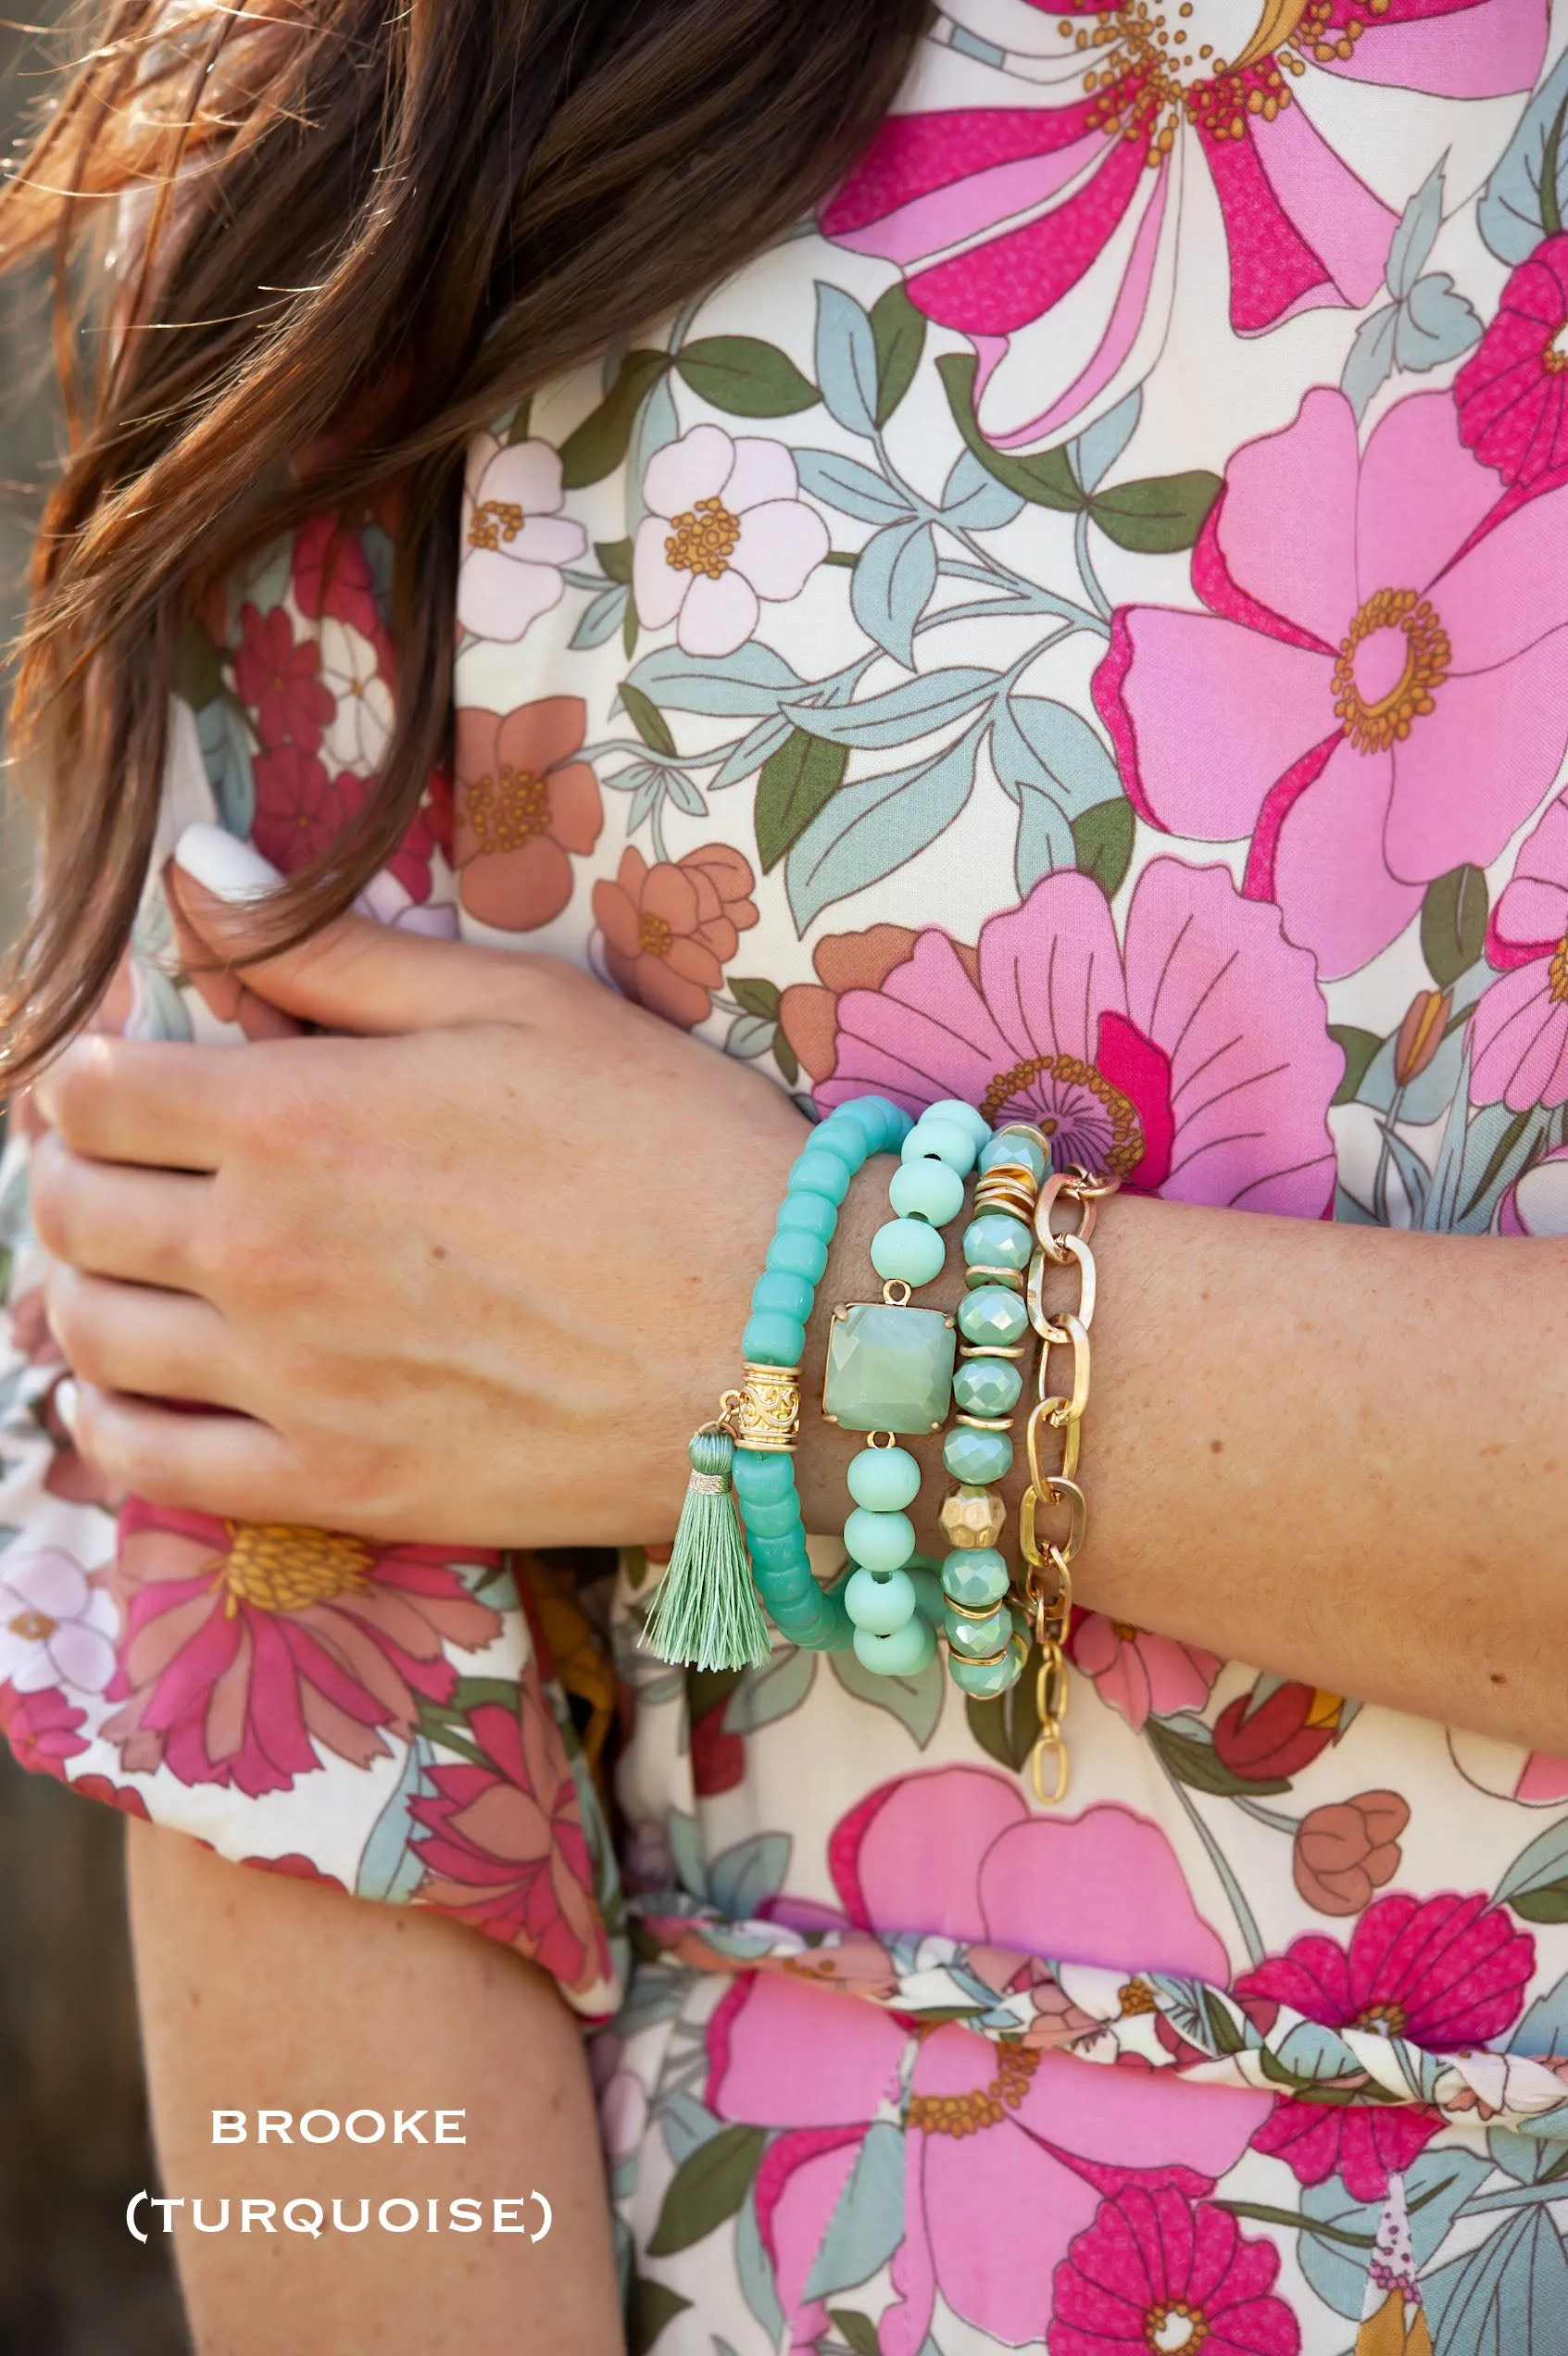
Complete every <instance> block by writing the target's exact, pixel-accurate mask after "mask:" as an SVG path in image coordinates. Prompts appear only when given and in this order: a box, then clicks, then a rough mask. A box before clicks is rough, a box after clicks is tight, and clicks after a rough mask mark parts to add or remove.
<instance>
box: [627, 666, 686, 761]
mask: <svg viewBox="0 0 1568 2356" xmlns="http://www.w3.org/2000/svg"><path fill="white" fill-rule="evenodd" d="M621 702H622V704H623V705H624V706H625V708H626V717H627V719H628V720H629V721H631V723H632V725H633V728H634V729H635V730H636V732H637V733H638V735H639V736H640V737H641V738H642V740H643V742H644V744H645V745H646V746H647V747H648V749H649V751H650V752H655V753H673V752H674V750H675V739H674V737H673V736H671V733H670V722H669V721H667V720H666V719H665V717H664V714H663V713H662V712H661V711H660V710H659V706H658V705H657V704H656V703H653V702H651V701H650V699H649V698H648V697H647V696H645V695H644V693H643V691H642V689H641V688H640V687H633V684H632V683H631V681H630V680H629V679H623V680H622V681H621Z"/></svg>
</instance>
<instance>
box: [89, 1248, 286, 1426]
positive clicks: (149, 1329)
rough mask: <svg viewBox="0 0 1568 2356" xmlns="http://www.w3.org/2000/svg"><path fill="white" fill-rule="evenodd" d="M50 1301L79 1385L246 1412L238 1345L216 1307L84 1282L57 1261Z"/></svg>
mask: <svg viewBox="0 0 1568 2356" xmlns="http://www.w3.org/2000/svg"><path fill="white" fill-rule="evenodd" d="M44 1299H45V1302H46V1304H47V1307H48V1312H49V1325H50V1329H51V1331H52V1332H53V1334H54V1336H55V1339H56V1341H57V1342H58V1344H59V1346H60V1347H61V1349H62V1350H63V1351H64V1353H65V1355H66V1358H67V1359H68V1360H69V1363H70V1368H71V1372H73V1373H74V1374H75V1375H76V1376H77V1377H78V1379H79V1381H81V1382H82V1383H93V1384H97V1385H100V1386H103V1387H106V1388H109V1389H113V1390H117V1391H134V1392H140V1393H145V1394H146V1395H148V1396H149V1397H154V1398H165V1399H200V1400H202V1401H203V1402H204V1403H205V1404H206V1405H208V1406H211V1407H223V1408H238V1407H240V1406H242V1405H243V1403H244V1401H243V1397H242V1390H243V1385H242V1384H241V1381H240V1374H239V1369H238V1366H237V1365H236V1363H235V1361H234V1355H233V1348H232V1335H231V1333H230V1330H229V1327H228V1326H227V1324H226V1323H225V1322H224V1320H223V1318H222V1317H221V1316H220V1313H219V1311H218V1310H215V1309H214V1308H213V1307H212V1306H211V1305H210V1303H209V1302H207V1301H204V1300H194V1299H193V1298H192V1297H191V1295H190V1294H189V1293H166V1292H158V1291H157V1290H155V1289H154V1287H153V1286H151V1285H120V1284H117V1283H115V1282H114V1281H113V1280H112V1279H111V1278H109V1277H107V1276H84V1275H82V1273H81V1272H80V1270H78V1269H75V1268H66V1267H63V1266H61V1265H60V1264H59V1263H58V1262H57V1261H56V1264H55V1265H54V1266H53V1267H52V1268H51V1269H50V1271H49V1273H48V1275H47V1277H46V1278H45V1280H44Z"/></svg>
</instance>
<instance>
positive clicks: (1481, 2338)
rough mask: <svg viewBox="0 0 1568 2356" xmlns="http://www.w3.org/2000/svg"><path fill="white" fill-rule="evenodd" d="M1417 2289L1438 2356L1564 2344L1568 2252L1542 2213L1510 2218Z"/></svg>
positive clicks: (1519, 2353) (1520, 2355) (1508, 2354)
mask: <svg viewBox="0 0 1568 2356" xmlns="http://www.w3.org/2000/svg"><path fill="white" fill-rule="evenodd" d="M1422 2287H1423V2289H1424V2293H1425V2304H1426V2312H1427V2318H1428V2321H1429V2323H1430V2325H1431V2329H1432V2340H1433V2345H1434V2347H1435V2348H1436V2350H1438V2351H1439V2356H1526V2351H1533V2350H1537V2349H1541V2350H1547V2349H1555V2348H1560V2347H1561V2346H1562V2331H1563V2318H1564V2316H1568V2254H1565V2253H1564V2251H1563V2248H1562V2240H1561V2238H1560V2237H1559V2234H1558V2229H1557V2226H1556V2225H1555V2224H1553V2222H1552V2220H1551V2218H1550V2217H1549V2216H1548V2215H1547V2214H1545V2212H1542V2211H1540V2210H1537V2211H1535V2212H1532V2213H1531V2214H1528V2215H1525V2216H1522V2217H1515V2218H1513V2219H1512V2221H1511V2222H1510V2223H1509V2224H1507V2225H1505V2226H1504V2227H1503V2229H1502V2231H1501V2233H1499V2234H1494V2235H1493V2236H1492V2238H1491V2239H1490V2240H1489V2241H1484V2242H1483V2243H1482V2244H1481V2247H1480V2248H1479V2249H1472V2250H1470V2251H1468V2252H1467V2253H1466V2255H1465V2256H1464V2257H1462V2258H1454V2259H1451V2260H1450V2261H1449V2263H1448V2265H1446V2266H1440V2267H1439V2268H1438V2270H1437V2272H1436V2274H1435V2275H1432V2276H1431V2277H1430V2279H1429V2280H1428V2281H1427V2282H1425V2283H1424V2285H1423V2286H1422Z"/></svg>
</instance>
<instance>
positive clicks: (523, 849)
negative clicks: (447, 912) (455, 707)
mask: <svg viewBox="0 0 1568 2356" xmlns="http://www.w3.org/2000/svg"><path fill="white" fill-rule="evenodd" d="M587 718H588V715H587V708H586V707H585V705H584V704H583V699H582V697H581V696H543V697H541V699H540V700H539V701H538V702H537V703H533V704H520V705H519V706H518V708H517V709H516V710H515V711H509V712H494V711H484V710H483V709H481V708H477V707H468V708H464V709H463V710H461V711H459V713H458V761H457V768H458V779H457V826H456V835H455V839H454V842H453V846H452V863H453V865H454V866H455V867H456V869H457V871H458V898H459V899H460V900H461V902H462V904H463V906H464V908H466V909H468V911H469V914H470V916H476V917H478V919H479V921H480V922H481V923H482V924H491V925H494V926H495V928H496V930H497V931H499V932H503V933H533V932H535V931H537V929H538V927H539V926H540V925H541V924H548V923H549V922H550V921H551V919H552V918H554V917H558V915H559V914H560V912H561V910H562V909H563V908H565V906H566V904H567V902H568V901H569V900H570V899H571V891H572V870H571V856H572V855H573V854H575V855H576V856H577V857H578V858H582V857H583V854H584V853H586V852H588V851H591V850H592V849H593V847H594V845H595V844H596V842H597V841H598V839H599V829H600V828H601V826H602V825H603V824H604V807H603V804H602V802H601V800H600V798H599V781H598V779H597V778H596V776H595V775H594V772H593V771H592V770H591V769H590V768H589V766H588V764H587V762H586V761H583V760H579V759H578V758H577V756H578V754H579V753H580V752H581V751H582V749H583V730H584V728H585V727H586V725H587Z"/></svg>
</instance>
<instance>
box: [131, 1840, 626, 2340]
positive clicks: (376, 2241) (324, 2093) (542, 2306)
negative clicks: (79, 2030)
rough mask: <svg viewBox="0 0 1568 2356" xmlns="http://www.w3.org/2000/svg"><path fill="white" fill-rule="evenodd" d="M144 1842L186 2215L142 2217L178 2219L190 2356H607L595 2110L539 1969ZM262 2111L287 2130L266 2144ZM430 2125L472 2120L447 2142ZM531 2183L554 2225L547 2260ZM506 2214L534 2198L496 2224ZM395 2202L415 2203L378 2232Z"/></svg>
mask: <svg viewBox="0 0 1568 2356" xmlns="http://www.w3.org/2000/svg"><path fill="white" fill-rule="evenodd" d="M129 1832H130V1853H129V1867H130V1886H131V1911H132V1931H133V1934H134V1939H135V1949H136V1979H137V1987H138V1991H139V1995H140V1999H141V2007H142V2028H143V2040H144V2050H145V2055H146V2063H147V2077H148V2084H149V2087H150V2089H151V2094H152V2104H153V2117H154V2124H155V2127H156V2130H157V2147H158V2159H159V2162H160V2166H161V2171H162V2176H163V2183H162V2186H161V2187H160V2190H161V2194H162V2195H163V2196H165V2197H167V2198H169V2199H172V2200H173V2201H175V2202H176V2203H178V2204H180V2205H179V2206H177V2207H176V2208H175V2209H173V2210H171V2211H166V2212H153V2211H151V2210H150V2209H144V2211H143V2213H142V2223H143V2224H144V2227H146V2228H150V2230H152V2231H153V2232H155V2233H156V2232H159V2231H161V2229H162V2228H161V2224H160V2221H159V2217H160V2213H161V2214H162V2215H167V2216H168V2217H169V2219H170V2221H171V2223H172V2225H173V2229H174V2249H175V2252H176V2255H177V2256H178V2259H179V2262H180V2276H181V2282H182V2287H183V2289H184V2293H185V2298H186V2301H187V2305H188V2308H189V2312H190V2318H191V2328H192V2334H193V2337H194V2344H195V2348H196V2350H197V2356H284V2351H288V2356H293V2352H294V2351H295V2350H299V2349H309V2350H321V2351H323V2356H324V2351H326V2350H339V2349H341V2350H349V2349H354V2350H360V2349H364V2350H369V2349H372V2348H373V2349H375V2350H377V2356H425V2351H427V2350H432V2349H435V2348H468V2349H474V2350H481V2349H500V2348H505V2349H507V2350H513V2351H515V2356H613V2351H614V2350H618V2349H620V2348H621V2346H622V2344H623V2343H622V2337H621V2316H620V2312H619V2300H618V2297H617V2290H616V2273H615V2264H614V2260H613V2256H612V2254H611V2247H610V2233H609V2205H608V2195H607V2193H606V2189H605V2183H604V2170H603V2162H602V2160H601V2158H600V2153H599V2146H598V2136H597V2125H596V2119H595V2114H594V2104H593V2096H592V2091H591V2088H590V2086H589V2080H588V2071H587V2065H586V2062H585V2061H584V2058H583V2042H582V2035H581V2031H580V2029H579V2028H578V2026H577V2024H575V2023H574V2022H573V2021H572V2020H571V2017H570V2016H569V2014H568V2012H567V2011H566V2007H565V2006H564V2004H563V2003H562V2002H561V1999H560V1997H559V1995H558V1991H557V1990H556V1988H555V1987H554V1986H553V1985H552V1984H551V1982H550V1981H549V1980H548V1979H547V1978H546V1975H545V1974H544V1973H543V1972H541V1971H539V1970H537V1969H536V1968H535V1967H534V1966H533V1965H532V1964H528V1963H523V1962H521V1961H519V1960H518V1958H517V1957H516V1956H514V1955H510V1954H508V1952H507V1951H506V1950H505V1949H503V1948H499V1947H496V1946H495V1944H494V1943H493V1942H492V1941H491V1940H489V1939H485V1938H478V1937H476V1936H474V1934H473V1933H472V1932H471V1931H469V1930H464V1929H459V1928H458V1927H457V1926H456V1925H455V1924H451V1923H448V1922H444V1921H442V1920H441V1919H440V1918H439V1917H438V1916H436V1915H434V1914H431V1913H427V1912H423V1911H419V1910H417V1909H415V1908H412V1907H404V1906H397V1907H392V1906H367V1905H363V1904H359V1903H357V1902H355V1901H353V1900H351V1899H347V1898H345V1897H344V1896H343V1895H342V1894H341V1892H339V1891H336V1890H333V1889H327V1888H322V1887H320V1886H318V1885H316V1884H314V1883H312V1882H307V1881H296V1880H294V1879H291V1878H290V1877H289V1876H287V1875H286V1874H257V1873H254V1872H252V1873H245V1872H242V1871H241V1870H240V1869H239V1868H238V1867H237V1866H234V1865H231V1864H229V1863H227V1862H226V1861H224V1860H223V1859H222V1858H220V1857H215V1856H213V1855H211V1854H209V1853H208V1852H207V1850H206V1849H204V1848H198V1847H197V1845H196V1844H195V1843H194V1841H190V1840H187V1839H185V1838H184V1837H183V1836H181V1835H179V1834H175V1833H169V1832H161V1831H155V1830H154V1829H153V1828H152V1827H151V1826H150V1825H145V1824H139V1823H132V1824H131V1826H130V1828H129ZM219 2110H222V2111H225V2112H230V2113H233V2112H239V2113H241V2114H243V2116H244V2120H245V2140H244V2141H243V2142H240V2141H238V2140H233V2141H227V2140H226V2141H221V2142H218V2141H215V2140H214V2113H215V2112H216V2111H219ZM263 2111H270V2112H274V2113H278V2114H285V2113H286V2114H287V2117H286V2120H284V2119H282V2117H279V2118H275V2119H274V2120H273V2121H272V2122H271V2123H270V2124H269V2126H268V2129H267V2133H266V2140H264V2141H263V2140H262V2139H261V2128H260V2123H259V2120H258V2113H259V2112H263ZM399 2111H401V2112H404V2113H405V2122H404V2132H403V2134H402V2136H401V2138H400V2139H396V2131H397V2121H396V2115H395V2114H396V2113H397V2112H399ZM437 2111H445V2112H462V2113H463V2117H462V2119H461V2121H460V2123H457V2122H454V2121H452V2120H451V2119H448V2120H447V2122H446V2124H445V2131H444V2137H443V2139H442V2140H440V2141H437V2140H436V2139H435V2137H436V2128H435V2121H434V2114H435V2112H437ZM310 2112H317V2114H318V2115H317V2117H316V2118H315V2119H314V2120H313V2121H312V2122H311V2124H310V2132H309V2136H308V2137H307V2136H306V2135H305V2134H302V2133H301V2129H300V2121H301V2119H302V2118H304V2117H307V2115H308V2114H309V2113H310ZM355 2112H364V2113H367V2114H370V2113H374V2114H378V2115H379V2116H380V2117H381V2118H382V2119H383V2121H384V2124H385V2134H384V2136H383V2137H382V2138H381V2139H379V2140H375V2141H371V2140H369V2138H370V2137H373V2136H374V2133H375V2119H374V2118H373V2117H371V2116H364V2117H361V2118H359V2119H358V2122H357V2124H356V2128H355V2137H356V2139H354V2140H351V2139H350V2138H349V2137H348V2135H347V2133H346V2123H347V2122H348V2120H349V2118H350V2116H351V2114H353V2113H355ZM409 2114H412V2124H409ZM333 2120H335V2121H336V2122H337V2123H338V2132H337V2134H336V2135H335V2137H331V2139H330V2140H329V2139H328V2138H329V2136H330V2134H331V2127H332V2121H333ZM225 2133H232V2121H231V2122H230V2123H229V2125H228V2126H227V2127H226V2129H225ZM459 2133H460V2134H461V2137H462V2138H463V2140H462V2141H461V2142H460V2143H459V2142H458V2141H456V2140H455V2139H454V2138H455V2137H457V2136H458V2134H459ZM421 2138H422V2140H421ZM535 2187H537V2188H538V2190H539V2191H540V2192H542V2193H543V2194H544V2196H545V2199H546V2200H547V2201H548V2202H549V2204H550V2207H551V2210H552V2212H553V2217H552V2223H551V2225H550V2230H549V2232H548V2233H547V2234H546V2235H545V2236H544V2237H543V2238H542V2239H541V2240H539V2241H538V2242H534V2241H533V2238H532V2236H533V2234H534V2233H535V2232H537V2231H538V2230H539V2228H540V2225H541V2224H542V2222H543V2213H544V2212H543V2211H542V2210H541V2209H540V2208H539V2207H538V2205H537V2204H536V2203H534V2202H533V2201H532V2200H531V2199H530V2198H529V2196H530V2194H531V2193H532V2192H533V2189H534V2188H535ZM197 2200H200V2201H201V2202H202V2204H203V2205H202V2210H201V2216H200V2228H201V2229H200V2230H198V2229H197V2222H196V2212H195V2209H194V2205H193V2204H194V2202H195V2201H197ZM497 2200H500V2201H502V2202H504V2203H507V2204H512V2203H516V2204H520V2205H516V2206H512V2205H508V2206H505V2207H503V2208H502V2209H501V2211H500V2212H499V2215H498V2218H497V2211H496V2208H495V2203H496V2201H497ZM334 2201H337V2202H339V2203H341V2209H340V2211H339V2212H337V2214H336V2215H334V2211H333V2206H332V2204H333V2202H334ZM454 2201H456V2202H457V2203H458V2208H457V2210H456V2211H454V2210H453V2208H452V2205H451V2204H452V2203H453V2202H454ZM363 2202H368V2203H369V2209H368V2211H367V2212H364V2213H365V2214H366V2217H367V2224H366V2229H365V2230H364V2231H363V2232H359V2231H358V2230H356V2228H357V2227H358V2222H359V2219H360V2216H361V2204H362V2203H363ZM383 2202H384V2203H392V2204H402V2205H393V2206H392V2207H390V2209H389V2212H388V2213H389V2216H390V2219H391V2224H390V2226H389V2228H388V2229H386V2230H383V2228H382V2224H381V2212H382V2206H383ZM409 2202H412V2203H413V2211H412V2214H413V2217H414V2220H415V2224H414V2229H413V2230H409V2229H408V2219H409V2214H410V2212H409V2209H408V2206H407V2205H406V2204H408V2203H409ZM245 2203H249V2204H250V2205H249V2208H248V2211H247V2209H246V2208H245V2206H244V2205H243V2204H245ZM292 2203H298V2204H300V2205H298V2206H296V2207H294V2208H293V2210H292V2219H293V2224H292V2225H291V2224H290V2223H289V2222H287V2221H286V2220H285V2212H286V2211H289V2210H290V2204H292ZM315 2204H320V2210H321V2212H324V2217H325V2224H324V2229H323V2232H322V2235H321V2238H320V2240H319V2241H318V2240H316V2239H314V2238H312V2237H311V2236H310V2234H309V2231H308V2228H309V2225H310V2223H311V2220H312V2217H313V2214H314V2213H315ZM432 2212H433V2214H434V2219H435V2226H434V2229H432V2225H431V2217H432ZM339 2215H340V2216H341V2218H342V2219H343V2221H344V2223H345V2224H346V2226H347V2227H348V2228H349V2230H347V2231H340V2230H338V2225H337V2216H339ZM475 2216H477V2217H478V2218H479V2220H480V2225H479V2229H478V2230H470V2226H471V2225H472V2221H473V2219H474V2217H475ZM225 2217H226V2218H227V2229H226V2230H218V2229H217V2228H219V2227H220V2225H221V2224H222V2222H223V2220H224V2219H225ZM497 2222H499V2224H500V2226H501V2230H500V2231H499V2232H497V2231H496V2230H495V2227H496V2224H497Z"/></svg>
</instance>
